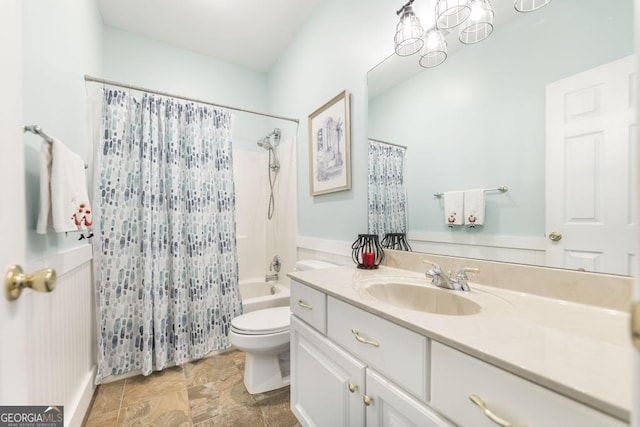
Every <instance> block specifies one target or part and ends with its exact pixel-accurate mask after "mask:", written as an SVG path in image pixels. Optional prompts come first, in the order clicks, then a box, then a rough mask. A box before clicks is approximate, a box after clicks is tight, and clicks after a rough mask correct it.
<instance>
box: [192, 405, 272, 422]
mask: <svg viewBox="0 0 640 427" xmlns="http://www.w3.org/2000/svg"><path fill="white" fill-rule="evenodd" d="M263 425H264V424H263V421H262V415H261V414H260V410H259V409H258V408H252V407H247V408H245V407H237V408H222V410H221V411H220V413H219V414H218V415H216V416H215V417H213V418H210V419H208V420H206V421H203V422H202V423H198V424H194V427H195V426H198V427H262V426H263Z"/></svg>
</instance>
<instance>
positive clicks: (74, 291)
mask: <svg viewBox="0 0 640 427" xmlns="http://www.w3.org/2000/svg"><path fill="white" fill-rule="evenodd" d="M91 259H92V252H91V246H90V245H86V246H81V247H79V248H75V249H72V250H69V251H66V252H63V253H59V254H56V255H54V256H52V257H48V258H46V259H42V260H38V261H36V262H31V263H29V265H28V270H27V271H35V270H38V269H40V268H47V267H52V268H55V269H56V272H57V274H58V284H57V286H56V288H55V289H54V290H53V291H52V292H51V293H47V294H43V293H39V292H32V291H30V290H26V291H24V292H23V295H22V297H21V298H25V299H27V300H28V303H27V304H25V307H27V312H26V315H25V319H26V325H25V332H26V333H28V335H29V338H28V340H27V354H28V355H29V358H28V360H25V361H24V363H27V364H28V366H29V378H28V382H29V385H28V387H29V401H30V402H32V404H34V405H64V418H65V425H66V426H79V425H81V424H82V420H83V418H84V415H85V412H86V411H87V408H88V407H89V405H90V403H91V397H92V395H93V390H94V389H95V386H94V384H93V381H94V378H95V368H96V362H95V361H96V356H95V347H96V345H95V333H96V328H95V315H94V313H95V308H94V307H95V304H94V291H93V281H92V277H93V273H92V262H91Z"/></svg>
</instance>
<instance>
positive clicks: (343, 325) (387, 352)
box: [327, 297, 429, 402]
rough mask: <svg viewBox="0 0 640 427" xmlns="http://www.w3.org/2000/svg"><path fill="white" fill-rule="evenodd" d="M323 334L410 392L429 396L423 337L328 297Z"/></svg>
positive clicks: (426, 356)
mask: <svg viewBox="0 0 640 427" xmlns="http://www.w3.org/2000/svg"><path fill="white" fill-rule="evenodd" d="M327 335H328V336H329V338H331V339H332V340H334V341H335V342H336V343H338V344H339V345H341V346H342V347H343V348H345V349H347V350H348V351H349V352H351V354H353V355H354V356H356V357H357V358H359V359H360V360H362V361H364V362H365V363H367V364H368V365H369V366H370V367H372V368H374V369H376V370H377V371H378V372H380V373H382V374H384V375H385V376H386V377H387V378H389V379H390V380H391V381H393V382H395V383H396V384H398V385H399V386H401V387H403V388H404V389H406V390H407V391H409V392H410V393H411V394H412V395H413V396H415V397H417V398H418V399H420V400H422V401H425V402H426V401H428V400H429V369H428V368H429V360H428V354H429V353H428V350H429V348H428V347H429V340H427V338H426V337H423V336H422V335H419V334H416V333H415V332H413V331H410V330H408V329H405V328H403V327H401V326H398V325H396V324H394V323H391V322H389V321H387V320H385V319H383V318H381V317H378V316H376V315H373V314H371V313H368V312H366V311H364V310H361V309H359V308H356V307H354V306H352V305H349V304H346V303H344V302H342V301H340V300H337V299H335V298H332V297H328V298H327Z"/></svg>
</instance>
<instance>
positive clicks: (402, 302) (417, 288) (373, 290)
mask: <svg viewBox="0 0 640 427" xmlns="http://www.w3.org/2000/svg"><path fill="white" fill-rule="evenodd" d="M430 286H431V285H429V284H426V283H425V284H422V285H416V284H408V283H394V282H384V283H371V284H368V285H365V287H364V290H365V292H366V293H368V294H369V295H371V296H372V297H373V298H375V299H377V300H380V301H382V302H384V303H387V304H390V305H394V306H396V307H402V308H407V309H409V310H415V311H423V312H427V313H433V314H443V315H446V316H468V315H472V314H478V313H480V310H481V308H482V307H481V306H480V305H479V304H478V303H476V302H475V301H472V300H470V299H468V298H465V297H464V296H462V295H460V293H461V292H460V291H450V290H447V289H439V288H436V287H430Z"/></svg>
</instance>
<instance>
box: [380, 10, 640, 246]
mask: <svg viewBox="0 0 640 427" xmlns="http://www.w3.org/2000/svg"><path fill="white" fill-rule="evenodd" d="M632 7H633V2H632V1H630V0H629V1H627V0H624V1H623V0H620V1H618V2H616V7H610V8H604V9H603V7H602V2H601V1H599V0H565V1H562V2H553V3H551V4H550V5H549V6H547V7H545V8H543V9H541V10H539V11H537V12H535V13H530V14H526V15H521V16H520V17H518V19H517V20H516V21H514V22H512V23H511V24H510V25H503V26H500V27H497V28H496V29H495V31H494V34H492V35H491V37H489V38H488V39H487V40H485V41H483V42H481V43H479V44H477V45H473V46H469V47H466V48H464V49H461V50H459V51H457V52H455V53H453V54H452V55H450V56H449V58H448V59H447V61H446V62H444V63H443V64H442V65H440V66H439V67H437V68H434V69H431V70H424V71H423V72H421V73H420V74H418V75H416V76H415V77H413V78H412V79H410V80H408V81H406V82H405V83H403V84H401V85H398V86H396V87H395V88H393V89H392V90H390V91H388V92H386V93H384V94H383V95H381V96H379V97H377V98H375V100H373V101H372V103H371V104H370V106H369V129H370V136H371V137H373V138H377V139H381V140H385V141H390V142H395V143H398V144H404V145H407V146H408V147H409V149H408V156H407V170H408V173H407V176H408V183H409V184H408V185H409V230H411V231H446V230H448V229H447V227H446V225H445V224H444V220H443V210H442V209H443V208H442V202H441V200H439V199H436V198H434V197H433V193H435V192H442V191H449V190H464V189H470V188H491V187H498V186H501V185H507V186H508V187H509V192H508V193H506V194H500V193H488V197H487V221H486V223H485V226H484V227H483V228H482V229H478V230H469V229H466V228H461V229H459V230H455V231H454V232H457V233H478V232H480V233H484V234H490V235H493V234H500V235H511V236H516V235H518V236H542V235H544V232H545V229H544V225H545V203H544V198H545V156H544V154H545V147H544V145H545V122H544V115H545V86H546V85H547V84H548V83H551V82H553V81H556V80H559V79H562V78H564V77H568V76H570V75H573V74H575V73H578V72H580V71H584V70H586V69H589V68H593V67H595V66H597V65H601V64H604V63H607V62H610V61H612V60H615V59H618V58H621V57H623V56H626V55H629V54H631V53H632V52H633V43H632V42H633V26H632V24H633V19H632V16H633V13H632V12H633V9H632ZM577 10H580V12H579V17H578V15H576V11H577ZM551 185H552V183H551Z"/></svg>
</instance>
